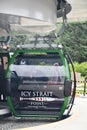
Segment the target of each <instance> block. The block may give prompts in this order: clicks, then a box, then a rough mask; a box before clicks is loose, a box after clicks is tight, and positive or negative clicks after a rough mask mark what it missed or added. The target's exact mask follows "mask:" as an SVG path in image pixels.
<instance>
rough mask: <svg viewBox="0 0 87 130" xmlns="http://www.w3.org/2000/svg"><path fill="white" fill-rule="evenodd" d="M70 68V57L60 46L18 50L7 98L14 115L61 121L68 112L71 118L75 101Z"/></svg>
mask: <svg viewBox="0 0 87 130" xmlns="http://www.w3.org/2000/svg"><path fill="white" fill-rule="evenodd" d="M43 45H44V46H43ZM26 48H27V49H26ZM68 58H69V57H68ZM69 59H70V58H69ZM68 64H69V63H68V60H67V56H66V54H65V53H64V52H63V49H62V48H60V47H58V46H57V45H56V44H53V46H51V48H49V46H48V45H47V44H41V45H40V44H39V45H38V44H37V45H36V46H35V47H34V45H33V44H31V45H29V46H28V45H27V46H26V47H25V45H24V46H22V48H20V49H17V50H16V51H15V52H14V55H13V56H12V58H11V59H10V62H9V65H8V69H7V74H6V78H7V89H6V98H7V102H8V105H9V107H10V109H11V112H12V114H13V115H14V116H16V117H47V118H48V117H50V118H58V119H61V118H62V116H63V115H64V113H65V111H66V115H68V114H69V112H70V110H71V107H72V105H73V101H74V97H75V87H74V89H73V92H72V81H71V74H70V69H69V65H68ZM72 67H73V66H72Z"/></svg>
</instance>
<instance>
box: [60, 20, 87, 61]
mask: <svg viewBox="0 0 87 130" xmlns="http://www.w3.org/2000/svg"><path fill="white" fill-rule="evenodd" d="M60 41H61V43H62V44H63V45H64V48H65V49H66V50H67V51H68V52H69V53H70V54H71V57H72V59H73V61H77V62H79V63H81V62H85V61H87V22H84V23H69V24H68V26H67V28H66V30H65V32H64V34H63V35H62V36H61V37H60Z"/></svg>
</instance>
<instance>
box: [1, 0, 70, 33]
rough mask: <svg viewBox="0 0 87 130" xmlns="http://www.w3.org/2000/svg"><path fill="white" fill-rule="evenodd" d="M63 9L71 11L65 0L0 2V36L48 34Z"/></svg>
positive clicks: (3, 0)
mask: <svg viewBox="0 0 87 130" xmlns="http://www.w3.org/2000/svg"><path fill="white" fill-rule="evenodd" d="M63 9H66V13H69V12H70V10H71V5H70V4H69V3H68V2H67V1H65V0H0V34H1V35H9V32H10V33H12V32H14V33H15V34H18V33H20V34H25V33H29V32H37V33H49V32H51V31H52V30H55V29H56V23H57V19H58V18H59V17H62V16H63Z"/></svg>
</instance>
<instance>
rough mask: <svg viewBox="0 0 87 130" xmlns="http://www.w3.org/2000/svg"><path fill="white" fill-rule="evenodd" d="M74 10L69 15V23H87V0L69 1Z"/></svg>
mask: <svg viewBox="0 0 87 130" xmlns="http://www.w3.org/2000/svg"><path fill="white" fill-rule="evenodd" d="M67 1H68V2H69V3H70V4H71V6H72V10H71V12H70V13H69V14H68V15H67V18H68V21H77V22H79V21H87V0H67Z"/></svg>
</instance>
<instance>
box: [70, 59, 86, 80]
mask: <svg viewBox="0 0 87 130" xmlns="http://www.w3.org/2000/svg"><path fill="white" fill-rule="evenodd" d="M70 68H71V67H70ZM74 68H75V71H76V72H79V73H81V76H83V77H87V62H82V63H78V62H74ZM71 71H72V70H71Z"/></svg>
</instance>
